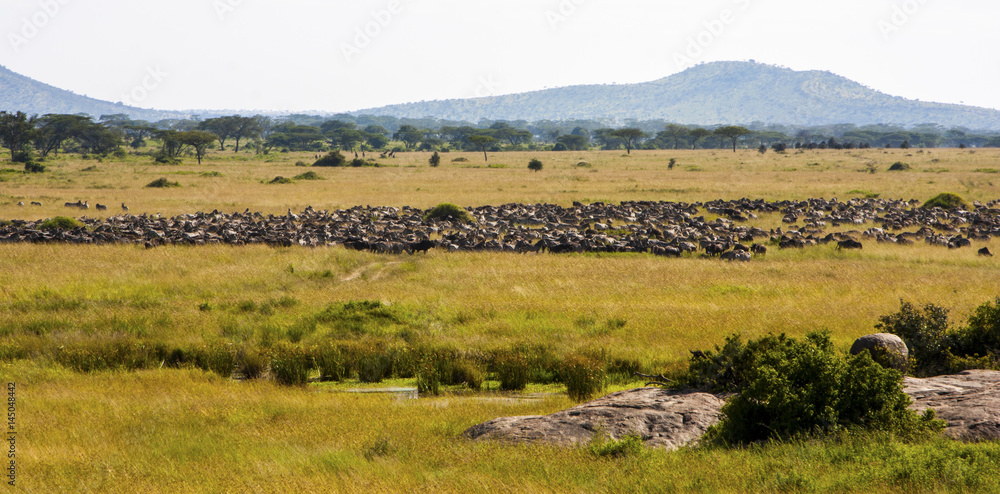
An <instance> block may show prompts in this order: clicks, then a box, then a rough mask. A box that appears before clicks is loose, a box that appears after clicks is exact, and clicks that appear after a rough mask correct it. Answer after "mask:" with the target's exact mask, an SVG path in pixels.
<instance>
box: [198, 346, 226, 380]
mask: <svg viewBox="0 0 1000 494" xmlns="http://www.w3.org/2000/svg"><path fill="white" fill-rule="evenodd" d="M190 354H191V359H192V360H193V361H194V365H195V366H196V367H198V368H199V369H202V370H206V371H210V372H214V373H216V374H218V375H220V376H222V377H225V378H226V379H229V378H230V377H232V375H233V370H234V369H235V367H236V354H235V353H234V352H233V351H232V349H231V348H230V347H228V346H226V345H206V346H203V347H201V348H197V349H195V350H192V351H191V352H190Z"/></svg>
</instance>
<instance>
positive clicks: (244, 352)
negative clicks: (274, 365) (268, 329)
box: [236, 348, 270, 379]
mask: <svg viewBox="0 0 1000 494" xmlns="http://www.w3.org/2000/svg"><path fill="white" fill-rule="evenodd" d="M269 365H270V362H269V359H268V355H267V354H266V353H264V352H262V351H260V350H259V349H256V348H243V349H240V350H239V351H238V352H236V367H237V372H238V373H240V374H243V377H245V378H246V379H260V378H262V377H264V373H266V372H267V368H268V366H269Z"/></svg>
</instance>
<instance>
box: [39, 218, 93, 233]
mask: <svg viewBox="0 0 1000 494" xmlns="http://www.w3.org/2000/svg"><path fill="white" fill-rule="evenodd" d="M81 226H83V223H80V222H79V221H77V220H75V219H73V218H68V217H66V216H56V217H55V218H49V219H46V220H45V221H43V222H41V223H39V225H38V229H39V230H72V229H74V228H79V227H81Z"/></svg>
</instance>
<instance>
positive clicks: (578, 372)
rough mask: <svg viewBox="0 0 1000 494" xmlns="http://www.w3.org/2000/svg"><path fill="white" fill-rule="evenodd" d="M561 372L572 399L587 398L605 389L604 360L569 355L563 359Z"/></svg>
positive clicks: (580, 399)
mask: <svg viewBox="0 0 1000 494" xmlns="http://www.w3.org/2000/svg"><path fill="white" fill-rule="evenodd" d="M561 374H562V380H563V383H565V384H566V392H567V394H569V397H570V399H572V400H574V401H578V402H579V401H586V400H589V399H590V398H593V397H594V396H595V395H597V394H598V393H600V392H602V391H604V389H605V385H606V375H605V370H604V362H601V361H599V360H596V359H593V358H590V357H586V356H582V355H571V356H569V357H567V358H566V359H565V360H563V363H562V369H561Z"/></svg>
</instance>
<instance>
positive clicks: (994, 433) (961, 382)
mask: <svg viewBox="0 0 1000 494" xmlns="http://www.w3.org/2000/svg"><path fill="white" fill-rule="evenodd" d="M903 385H904V386H905V387H904V389H903V391H905V392H906V394H908V395H910V398H912V399H913V405H911V407H910V408H913V409H915V410H918V411H923V410H924V409H926V408H933V409H934V411H935V412H936V413H937V416H938V418H940V419H944V420H945V421H946V422H948V427H947V428H946V429H945V431H944V433H945V434H946V435H948V436H950V437H953V438H955V439H962V440H965V441H982V440H995V439H1000V372H998V371H986V370H967V371H963V372H959V373H958V374H953V375H947V376H936V377H928V378H926V379H918V378H915V377H906V378H904V379H903Z"/></svg>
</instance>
